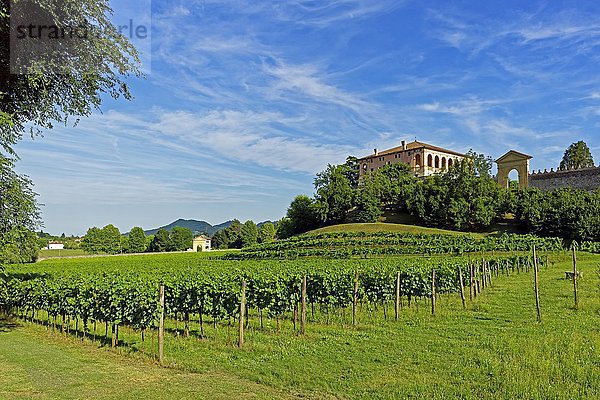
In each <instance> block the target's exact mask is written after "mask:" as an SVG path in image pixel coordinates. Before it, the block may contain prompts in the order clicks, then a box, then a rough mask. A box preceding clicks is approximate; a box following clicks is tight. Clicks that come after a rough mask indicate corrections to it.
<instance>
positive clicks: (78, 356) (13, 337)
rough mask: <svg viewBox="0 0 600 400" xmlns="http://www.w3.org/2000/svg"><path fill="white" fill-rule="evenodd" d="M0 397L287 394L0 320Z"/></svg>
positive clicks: (261, 396) (274, 396)
mask: <svg viewBox="0 0 600 400" xmlns="http://www.w3.org/2000/svg"><path fill="white" fill-rule="evenodd" d="M0 376H1V377H2V379H1V382H2V384H1V385H0V399H32V398H34V399H143V398H153V399H171V398H173V399H178V398H181V399H207V398H210V399H232V398H250V399H252V398H256V399H279V398H289V397H288V396H287V395H285V394H284V393H282V392H279V391H277V390H275V389H272V388H270V387H267V386H264V385H260V384H257V383H254V382H251V381H248V380H247V379H244V378H240V377H238V376H235V375H234V374H230V373H226V372H220V371H217V370H212V371H207V372H204V373H200V374H199V373H190V372H186V371H180V370H177V369H167V368H163V367H160V366H158V365H156V364H154V363H152V362H149V361H147V360H142V359H140V358H136V357H123V356H121V355H119V354H117V353H116V352H112V351H108V350H107V349H99V348H96V347H95V346H91V345H83V344H82V343H80V342H78V341H75V340H73V339H68V338H62V337H60V336H58V335H52V334H50V333H48V332H46V330H45V329H44V328H41V327H39V326H35V325H31V324H20V323H18V322H17V323H15V322H14V321H9V320H7V319H1V318H0Z"/></svg>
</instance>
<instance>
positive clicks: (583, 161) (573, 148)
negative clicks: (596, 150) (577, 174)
mask: <svg viewBox="0 0 600 400" xmlns="http://www.w3.org/2000/svg"><path fill="white" fill-rule="evenodd" d="M593 166H594V157H592V152H591V151H590V148H589V147H588V145H587V144H586V143H585V142H584V141H583V140H580V141H579V142H577V143H573V144H571V145H570V146H569V147H568V148H567V150H565V154H564V155H563V159H562V161H561V162H560V166H559V169H561V170H567V169H580V168H592V167H593Z"/></svg>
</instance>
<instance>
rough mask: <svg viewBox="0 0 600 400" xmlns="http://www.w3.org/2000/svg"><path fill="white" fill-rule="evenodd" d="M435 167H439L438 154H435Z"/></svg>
mask: <svg viewBox="0 0 600 400" xmlns="http://www.w3.org/2000/svg"><path fill="white" fill-rule="evenodd" d="M435 167H436V168H439V167H440V156H435Z"/></svg>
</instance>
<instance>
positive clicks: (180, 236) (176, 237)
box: [169, 226, 194, 251]
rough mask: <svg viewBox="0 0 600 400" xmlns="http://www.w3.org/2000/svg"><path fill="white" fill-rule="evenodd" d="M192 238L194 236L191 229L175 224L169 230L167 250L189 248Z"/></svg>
mask: <svg viewBox="0 0 600 400" xmlns="http://www.w3.org/2000/svg"><path fill="white" fill-rule="evenodd" d="M193 240H194V238H193V235H192V230H191V229H189V228H182V227H180V226H176V227H175V228H173V229H172V230H171V237H170V240H169V250H171V251H185V250H187V249H191V248H192V242H193Z"/></svg>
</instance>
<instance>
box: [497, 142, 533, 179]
mask: <svg viewBox="0 0 600 400" xmlns="http://www.w3.org/2000/svg"><path fill="white" fill-rule="evenodd" d="M531 158H532V157H531V156H529V155H527V154H523V153H519V152H518V151H515V150H511V151H509V152H508V153H506V154H505V155H503V156H502V157H500V158H499V159H497V160H496V164H498V185H500V186H501V187H503V188H507V189H508V186H509V184H510V181H509V179H508V175H509V174H510V173H511V171H513V170H516V171H517V173H518V174H519V189H525V188H527V187H529V160H531Z"/></svg>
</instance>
